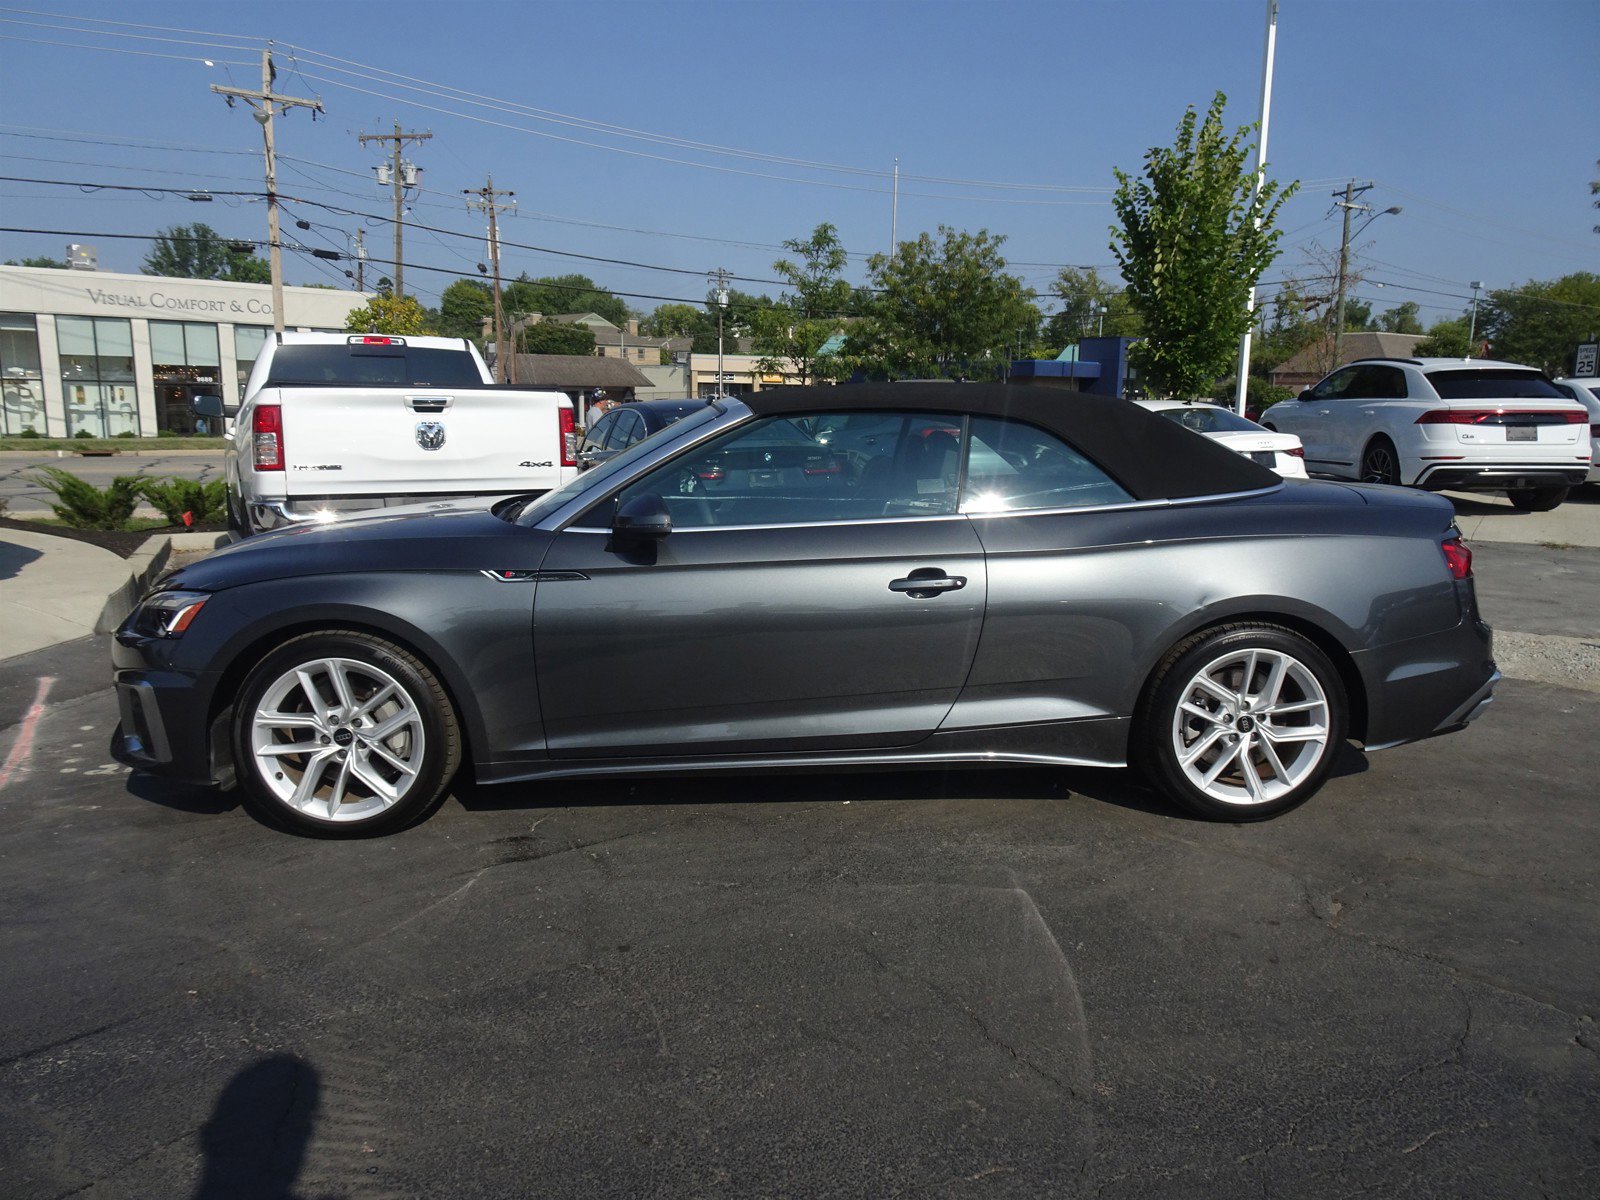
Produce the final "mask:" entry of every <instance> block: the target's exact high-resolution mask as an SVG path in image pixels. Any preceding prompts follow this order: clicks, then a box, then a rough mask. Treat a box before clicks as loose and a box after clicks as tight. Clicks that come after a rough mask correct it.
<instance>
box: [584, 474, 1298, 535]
mask: <svg viewBox="0 0 1600 1200" xmlns="http://www.w3.org/2000/svg"><path fill="white" fill-rule="evenodd" d="M1284 487H1285V483H1284V482H1281V481H1280V482H1278V483H1275V484H1272V485H1270V486H1268V487H1264V488H1256V489H1254V490H1253V491H1248V492H1217V493H1215V494H1213V495H1209V496H1185V497H1184V498H1182V499H1180V500H1130V501H1128V502H1127V503H1126V504H1094V505H1089V504H1085V505H1080V506H1075V507H1067V508H1014V509H1011V510H1009V511H1006V512H981V513H938V514H933V515H929V516H906V517H859V518H855V519H852V520H847V521H787V522H781V523H774V524H770V525H691V526H688V527H687V528H684V529H674V530H673V531H672V536H673V537H677V536H678V535H679V534H684V533H749V532H752V531H754V530H760V529H829V528H836V527H838V526H841V525H903V524H905V523H906V522H907V521H988V520H993V519H994V518H996V517H1065V516H1072V515H1074V514H1076V513H1106V512H1129V511H1133V510H1135V509H1150V508H1181V507H1185V506H1187V505H1190V504H1209V503H1211V502H1213V501H1216V500H1239V499H1243V498H1245V497H1247V496H1270V495H1272V494H1273V493H1275V492H1281V491H1282V490H1283V489H1284ZM563 532H572V533H600V534H605V535H606V536H607V537H609V536H610V535H611V530H609V529H593V528H590V527H588V526H582V525H574V526H572V527H571V529H570V530H569V531H563Z"/></svg>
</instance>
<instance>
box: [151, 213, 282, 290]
mask: <svg viewBox="0 0 1600 1200" xmlns="http://www.w3.org/2000/svg"><path fill="white" fill-rule="evenodd" d="M152 241H153V242H154V245H152V246H151V247H150V253H149V254H146V255H145V257H144V267H143V270H144V273H145V274H146V275H164V276H167V277H168V278H171V279H225V280H228V281H230V282H232V283H268V282H270V281H271V279H272V268H271V267H269V266H268V265H267V264H266V263H265V262H263V261H262V260H261V259H259V258H257V257H256V256H255V252H254V251H253V250H250V249H248V248H245V249H235V247H234V244H233V243H232V242H230V241H229V240H228V239H227V238H225V237H223V236H222V235H221V234H220V233H218V232H217V231H216V230H215V229H213V228H211V226H209V225H207V224H205V223H204V222H202V221H196V222H195V223H194V224H193V225H174V226H173V227H172V228H171V229H165V230H163V231H162V232H160V233H158V234H156V235H155V237H154V238H153V239H152Z"/></svg>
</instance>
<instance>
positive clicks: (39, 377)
mask: <svg viewBox="0 0 1600 1200" xmlns="http://www.w3.org/2000/svg"><path fill="white" fill-rule="evenodd" d="M0 399H3V401H4V403H3V404H0V433H13V434H14V433H21V432H22V431H23V430H25V429H31V430H33V431H34V432H35V433H37V434H40V435H43V434H44V433H45V432H46V430H45V424H44V375H43V374H42V373H41V372H40V370H39V330H38V327H37V326H36V325H35V324H34V319H33V318H32V317H31V316H28V315H25V314H23V313H0Z"/></svg>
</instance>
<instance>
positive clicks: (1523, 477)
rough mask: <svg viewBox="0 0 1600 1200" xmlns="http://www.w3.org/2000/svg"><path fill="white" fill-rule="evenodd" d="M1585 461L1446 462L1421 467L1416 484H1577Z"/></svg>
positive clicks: (1470, 487)
mask: <svg viewBox="0 0 1600 1200" xmlns="http://www.w3.org/2000/svg"><path fill="white" fill-rule="evenodd" d="M1588 473H1589V466H1588V464H1587V463H1582V462H1573V463H1471V464H1461V463H1449V464H1443V465H1437V466H1429V467H1424V468H1423V470H1422V474H1421V475H1419V476H1418V477H1417V483H1416V486H1417V487H1420V488H1425V489H1427V490H1428V491H1430V492H1442V491H1446V490H1450V491H1462V492H1499V491H1505V490H1507V489H1509V488H1544V487H1577V486H1578V485H1579V484H1581V483H1582V482H1583V480H1584V477H1585V476H1586V475H1588Z"/></svg>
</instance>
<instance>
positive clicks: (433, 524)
mask: <svg viewBox="0 0 1600 1200" xmlns="http://www.w3.org/2000/svg"><path fill="white" fill-rule="evenodd" d="M550 537H551V535H550V534H548V533H545V532H544V531H542V530H538V529H528V528H523V527H521V526H518V525H513V524H511V523H510V522H508V521H502V520H501V519H500V518H499V517H497V516H495V515H494V513H493V512H491V511H490V508H489V505H488V503H486V502H484V501H478V502H477V503H476V504H470V503H468V504H458V505H451V506H449V507H447V508H437V507H431V506H419V507H416V508H408V509H406V510H398V509H389V510H386V511H385V513H384V515H382V516H367V515H363V516H362V517H360V518H359V519H357V520H350V521H335V522H331V523H328V524H307V525H299V526H295V527H294V528H291V529H284V530H280V531H278V532H276V533H268V534H262V535H259V536H257V537H253V538H247V539H245V540H244V541H241V542H235V543H233V545H231V546H227V547H224V548H223V549H221V550H218V551H216V552H215V553H214V554H210V555H208V556H207V557H205V558H203V559H201V560H200V561H199V562H197V563H194V564H193V565H191V566H188V567H184V568H183V569H182V570H180V571H176V572H174V573H172V574H170V575H167V576H165V577H164V578H163V579H162V580H161V586H162V587H164V588H172V587H183V588H195V589H197V590H200V591H220V590H222V589H223V588H230V587H238V586H240V585H241V584H247V583H257V582H260V581H262V580H266V579H293V578H296V577H300V576H309V575H332V574H350V573H358V572H365V571H460V570H473V571H483V570H536V569H537V568H538V566H539V563H540V561H541V560H542V559H543V558H544V553H545V550H546V549H547V548H548V546H549V542H550Z"/></svg>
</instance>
